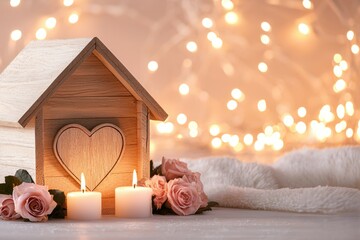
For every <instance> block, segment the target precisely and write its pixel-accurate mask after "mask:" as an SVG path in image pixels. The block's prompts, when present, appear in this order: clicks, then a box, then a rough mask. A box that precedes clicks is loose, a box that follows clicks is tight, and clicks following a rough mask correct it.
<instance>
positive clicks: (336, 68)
mask: <svg viewBox="0 0 360 240" xmlns="http://www.w3.org/2000/svg"><path fill="white" fill-rule="evenodd" d="M333 72H334V75H335V76H336V77H341V76H342V74H343V70H342V68H341V67H340V66H339V65H335V66H334V68H333Z"/></svg>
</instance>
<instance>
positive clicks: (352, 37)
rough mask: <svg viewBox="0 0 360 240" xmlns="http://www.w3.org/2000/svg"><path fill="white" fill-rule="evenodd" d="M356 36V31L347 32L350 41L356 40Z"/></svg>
mask: <svg viewBox="0 0 360 240" xmlns="http://www.w3.org/2000/svg"><path fill="white" fill-rule="evenodd" d="M354 36H355V33H354V31H352V30H349V31H347V33H346V38H347V39H348V40H349V41H351V40H353V39H354Z"/></svg>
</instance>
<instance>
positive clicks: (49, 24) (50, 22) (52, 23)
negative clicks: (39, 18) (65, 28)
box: [45, 17, 56, 29]
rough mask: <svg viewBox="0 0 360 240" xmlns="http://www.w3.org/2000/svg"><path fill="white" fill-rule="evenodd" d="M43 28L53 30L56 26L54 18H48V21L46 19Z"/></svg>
mask: <svg viewBox="0 0 360 240" xmlns="http://www.w3.org/2000/svg"><path fill="white" fill-rule="evenodd" d="M45 26H46V28H48V29H53V28H54V27H55V26H56V18H54V17H49V18H48V19H46V21H45Z"/></svg>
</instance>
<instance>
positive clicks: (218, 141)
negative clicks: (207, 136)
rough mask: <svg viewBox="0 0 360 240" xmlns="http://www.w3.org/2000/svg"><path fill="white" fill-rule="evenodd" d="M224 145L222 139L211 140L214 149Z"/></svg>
mask: <svg viewBox="0 0 360 240" xmlns="http://www.w3.org/2000/svg"><path fill="white" fill-rule="evenodd" d="M221 145H222V141H221V139H220V138H218V137H216V138H213V140H211V146H212V147H213V148H220V147H221Z"/></svg>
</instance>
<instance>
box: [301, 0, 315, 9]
mask: <svg viewBox="0 0 360 240" xmlns="http://www.w3.org/2000/svg"><path fill="white" fill-rule="evenodd" d="M302 5H303V7H304V8H306V9H312V7H313V6H312V2H311V1H310V0H303V1H302Z"/></svg>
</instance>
